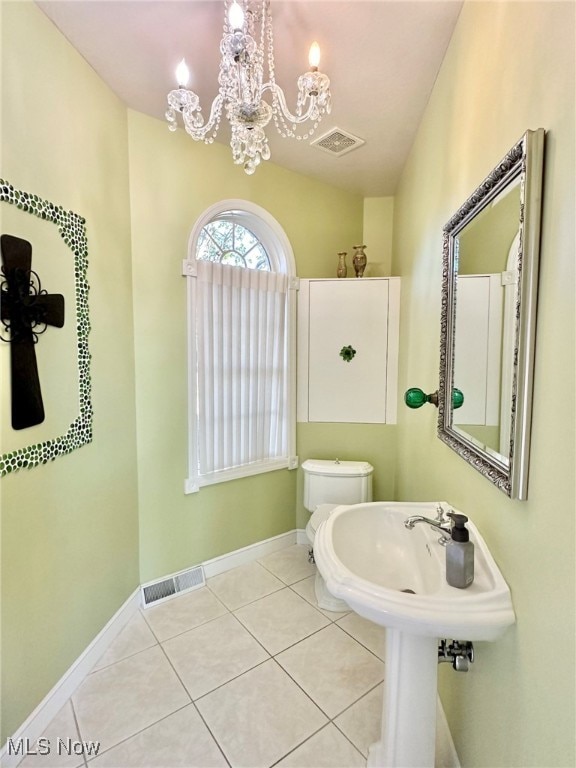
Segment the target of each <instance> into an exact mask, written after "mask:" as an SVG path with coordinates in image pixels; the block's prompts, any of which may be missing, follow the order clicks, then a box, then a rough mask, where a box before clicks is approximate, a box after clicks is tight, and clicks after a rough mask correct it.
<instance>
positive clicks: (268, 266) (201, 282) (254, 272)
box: [184, 200, 296, 492]
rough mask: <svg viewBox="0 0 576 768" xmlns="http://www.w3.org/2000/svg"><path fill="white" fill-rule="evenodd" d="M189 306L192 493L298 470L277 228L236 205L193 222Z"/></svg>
mask: <svg viewBox="0 0 576 768" xmlns="http://www.w3.org/2000/svg"><path fill="white" fill-rule="evenodd" d="M184 272H185V274H186V275H187V277H188V278H189V281H188V288H189V291H188V299H189V312H188V316H189V329H188V351H189V361H190V365H189V371H190V381H189V409H190V430H189V433H190V445H189V454H190V465H189V473H188V474H189V476H188V480H187V483H186V488H187V491H188V492H193V491H196V490H198V488H199V487H200V486H202V485H208V484H212V483H217V482H223V481H225V480H231V479H234V478H237V477H244V476H246V475H253V474H257V473H259V472H267V471H271V470H275V469H281V468H286V467H291V468H293V467H295V466H296V459H295V457H294V456H293V454H294V445H295V408H294V401H295V383H294V377H295V371H294V368H295V338H294V337H295V327H294V326H295V289H296V278H295V275H294V257H293V254H292V249H291V247H290V243H289V241H288V239H287V237H286V235H285V234H284V231H283V230H282V229H281V227H280V226H279V225H278V223H277V222H276V221H275V220H274V219H273V218H272V217H271V216H270V214H268V213H267V212H266V211H265V210H264V209H262V208H259V207H258V206H255V205H253V204H251V203H247V202H245V201H239V200H228V201H223V202H222V203H219V204H218V205H216V206H213V207H212V208H210V209H209V210H208V211H206V212H205V214H204V215H203V216H202V217H201V218H200V219H199V220H198V221H197V222H196V225H195V227H194V229H193V231H192V234H191V236H190V242H189V253H188V260H187V261H186V264H185V271H184Z"/></svg>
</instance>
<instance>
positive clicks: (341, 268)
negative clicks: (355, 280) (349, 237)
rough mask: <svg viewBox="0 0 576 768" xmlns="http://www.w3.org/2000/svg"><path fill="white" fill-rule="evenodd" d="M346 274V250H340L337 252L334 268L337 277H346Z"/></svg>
mask: <svg viewBox="0 0 576 768" xmlns="http://www.w3.org/2000/svg"><path fill="white" fill-rule="evenodd" d="M347 274H348V267H347V266H346V251H340V253H339V254H338V269H337V270H336V276H337V277H346V275H347Z"/></svg>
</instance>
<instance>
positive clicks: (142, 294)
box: [128, 112, 363, 581]
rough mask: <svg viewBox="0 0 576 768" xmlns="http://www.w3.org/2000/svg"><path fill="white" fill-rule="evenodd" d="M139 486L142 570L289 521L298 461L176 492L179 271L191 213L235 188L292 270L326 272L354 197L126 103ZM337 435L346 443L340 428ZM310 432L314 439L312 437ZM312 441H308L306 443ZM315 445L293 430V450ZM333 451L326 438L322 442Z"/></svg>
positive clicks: (182, 452) (355, 214)
mask: <svg viewBox="0 0 576 768" xmlns="http://www.w3.org/2000/svg"><path fill="white" fill-rule="evenodd" d="M128 123H129V137H130V184H131V211H132V254H133V281H134V292H133V293H134V326H135V349H136V403H137V414H138V464H139V489H140V556H141V577H142V580H143V581H148V580H151V579H154V578H157V577H159V576H162V575H164V574H166V573H171V572H174V571H177V570H180V569H182V568H185V567H188V566H190V565H193V564H194V563H198V562H202V561H203V560H206V559H209V558H211V557H215V556H217V555H221V554H224V553H226V552H230V551H232V550H234V549H238V548H240V547H244V546H247V545H249V544H252V543H255V542H257V541H261V540H263V539H266V538H268V537H271V536H275V535H278V534H280V533H283V532H286V531H290V530H293V528H294V522H295V510H296V498H297V487H298V476H299V475H300V474H301V470H298V471H289V470H279V471H277V472H272V473H268V474H265V475H258V476H255V477H251V478H245V479H242V480H236V481H232V482H228V483H222V484H220V485H217V486H210V487H205V488H202V489H201V490H200V492H199V493H195V494H189V495H185V494H184V479H185V477H186V472H187V422H186V414H187V399H186V398H187V394H186V388H187V381H186V375H187V374H186V372H187V357H186V323H185V317H186V280H185V278H183V277H182V260H183V259H184V258H186V255H187V244H188V238H189V235H190V232H191V230H192V227H193V226H194V224H195V222H196V220H197V219H198V218H199V217H200V216H201V215H202V214H203V213H204V211H205V210H206V209H207V208H208V207H209V206H211V205H213V204H214V203H216V202H218V201H220V200H224V199H236V198H241V199H244V200H248V201H250V202H252V203H256V204H258V205H261V206H262V207H264V208H266V209H267V210H268V211H269V213H271V214H272V216H274V218H275V219H276V220H277V221H278V222H279V224H280V225H281V226H282V227H283V229H284V231H285V232H286V234H287V236H288V238H289V239H290V242H291V244H292V248H293V250H294V256H295V260H296V269H297V273H298V275H299V276H300V277H322V276H332V275H334V273H335V269H336V263H337V257H336V253H337V252H338V251H340V250H342V248H344V247H347V248H348V249H349V250H350V251H351V250H352V249H351V245H352V244H355V243H358V242H359V239H358V238H361V237H362V216H363V201H362V198H361V197H359V196H357V195H352V194H348V193H346V192H343V191H339V190H336V189H334V188H332V187H329V186H326V185H325V184H320V183H318V182H316V181H313V180H311V179H307V178H305V177H303V176H300V175H298V174H295V173H292V172H290V171H287V170H285V169H282V168H280V167H278V166H275V165H274V164H273V163H264V164H262V165H261V166H260V167H259V168H258V171H257V173H256V174H255V175H254V176H251V177H249V176H247V175H246V174H245V173H244V171H243V170H242V168H241V167H237V166H234V165H233V164H232V162H231V155H230V150H229V148H228V147H226V146H223V145H219V144H214V145H211V146H206V145H204V144H197V143H195V142H193V141H192V140H191V139H190V138H189V137H188V136H187V135H186V134H185V133H184V132H183V131H178V132H177V133H175V134H173V133H170V132H169V131H168V130H167V126H166V124H165V123H163V122H160V121H158V120H154V119H152V118H150V117H146V116H145V115H142V114H140V113H137V112H129V113H128ZM337 432H338V437H337V438H336V444H337V443H338V441H339V443H340V448H339V450H341V452H342V454H344V451H345V450H346V431H345V429H343V428H340V429H339V430H337ZM310 441H311V442H310ZM309 445H310V448H309ZM312 446H314V447H315V445H314V442H313V439H312V438H310V437H307V436H306V435H301V436H300V437H299V442H298V451H299V452H301V453H302V455H301V456H300V458H301V460H302V458H305V457H306V456H307V455H309V450H312ZM334 450H335V445H334V443H332V445H331V451H334Z"/></svg>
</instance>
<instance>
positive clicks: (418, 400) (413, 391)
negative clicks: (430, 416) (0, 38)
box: [404, 387, 435, 408]
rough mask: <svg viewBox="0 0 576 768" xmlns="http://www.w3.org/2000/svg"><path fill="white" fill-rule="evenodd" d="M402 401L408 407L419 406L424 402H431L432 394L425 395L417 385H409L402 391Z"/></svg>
mask: <svg viewBox="0 0 576 768" xmlns="http://www.w3.org/2000/svg"><path fill="white" fill-rule="evenodd" d="M434 394H435V393H434ZM404 402H405V403H406V405H407V406H408V408H421V407H422V406H423V405H424V404H425V403H431V402H433V395H427V394H426V393H425V392H423V391H422V390H421V389H420V388H419V387H410V389H407V390H406V392H405V393H404Z"/></svg>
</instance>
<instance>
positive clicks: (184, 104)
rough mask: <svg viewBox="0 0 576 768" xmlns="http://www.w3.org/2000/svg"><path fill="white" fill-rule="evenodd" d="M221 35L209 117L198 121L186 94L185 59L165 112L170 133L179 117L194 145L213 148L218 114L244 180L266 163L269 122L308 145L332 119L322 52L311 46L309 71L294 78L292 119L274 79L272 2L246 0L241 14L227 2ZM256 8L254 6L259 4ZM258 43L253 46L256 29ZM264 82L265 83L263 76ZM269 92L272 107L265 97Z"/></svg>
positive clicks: (195, 104) (194, 101)
mask: <svg viewBox="0 0 576 768" xmlns="http://www.w3.org/2000/svg"><path fill="white" fill-rule="evenodd" d="M224 5H225V10H226V11H227V12H226V13H225V18H224V34H223V37H222V41H221V42H220V53H221V55H222V58H221V61H220V71H219V75H218V82H219V84H220V88H219V90H218V95H217V96H216V98H215V99H214V101H213V102H212V107H211V109H210V117H209V118H208V120H207V121H206V122H204V118H203V116H202V111H201V107H200V100H199V98H198V96H197V95H196V94H195V93H194V92H193V91H190V90H188V89H187V88H186V86H187V84H188V78H189V72H188V67H187V66H186V63H185V61H184V59H182V61H181V62H180V64H179V66H178V68H177V70H176V78H177V83H178V88H177V89H176V90H173V91H170V93H169V94H168V105H169V108H168V110H167V112H166V119H167V120H168V127H169V128H170V130H171V131H175V130H176V129H177V127H178V123H177V114H178V113H180V114H181V115H182V120H183V122H184V128H185V129H186V132H187V133H189V134H190V136H192V138H193V139H194V140H195V141H204V142H205V143H206V144H211V143H212V142H213V141H214V139H215V138H216V135H217V133H218V129H219V127H220V120H221V117H222V110H223V109H224V108H226V117H227V119H228V121H229V122H230V126H231V128H232V138H231V140H230V146H231V147H232V156H233V158H234V162H235V163H237V164H243V165H244V170H245V171H246V173H248V174H252V173H254V171H255V170H256V168H257V166H258V165H259V164H260V162H261V161H262V160H268V159H269V158H270V147H269V146H268V139H267V137H266V134H265V132H264V129H265V127H266V126H267V125H268V123H269V122H270V120H271V119H272V118H273V119H274V123H275V125H276V128H277V130H278V133H279V134H280V135H281V136H283V137H284V138H287V137H290V138H296V139H298V140H300V141H301V140H302V139H308V138H309V137H310V136H311V135H312V134H313V133H314V131H315V130H316V128H317V126H318V124H319V122H320V120H321V119H322V117H323V116H324V115H325V114H330V109H331V105H330V99H331V95H330V80H329V78H328V77H327V76H326V75H324V74H322V73H321V72H319V71H318V65H319V63H320V47H319V45H318V43H316V42H314V43H312V45H311V47H310V54H309V58H308V61H309V65H310V70H309V71H308V72H306V73H304V74H303V75H300V77H299V78H298V100H297V102H296V114H292V113H291V112H290V110H289V109H288V107H287V106H286V98H285V96H284V93H283V91H282V89H281V88H280V86H279V85H277V84H276V80H275V76H274V41H273V34H272V17H271V15H270V0H262V2H261V5H260V7H259V8H255V9H254V8H253V7H252V6H253V3H252V0H245V2H244V9H243V8H242V6H241V5H240V3H239V2H237V0H233V1H232V2H231V3H230V2H229V1H228V0H227V1H226V2H225V4H224ZM254 5H256V6H257V5H258V0H256V1H255V3H254ZM258 26H259V30H260V40H259V42H256V39H255V37H256V34H257V28H258ZM266 70H267V72H268V80H267V81H266V82H265V81H264V77H265V72H266ZM267 91H268V92H270V101H271V103H270V104H269V103H268V102H266V101H264V98H263V97H264V94H265V93H266V92H267ZM307 121H311V123H312V126H311V127H310V129H309V130H308V132H307V133H304V134H297V129H298V126H299V125H301V124H302V123H305V122H307Z"/></svg>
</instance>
